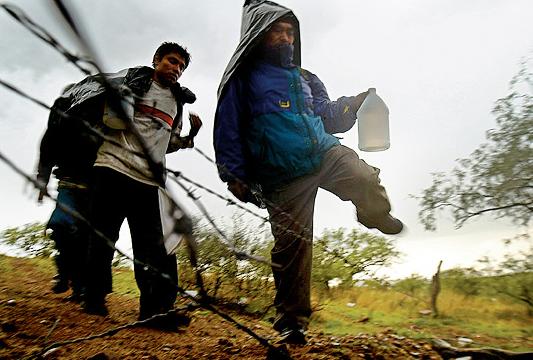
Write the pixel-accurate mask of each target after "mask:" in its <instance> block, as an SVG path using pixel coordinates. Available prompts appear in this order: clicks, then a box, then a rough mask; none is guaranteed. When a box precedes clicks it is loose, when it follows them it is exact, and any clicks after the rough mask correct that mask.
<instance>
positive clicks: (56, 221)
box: [47, 187, 77, 283]
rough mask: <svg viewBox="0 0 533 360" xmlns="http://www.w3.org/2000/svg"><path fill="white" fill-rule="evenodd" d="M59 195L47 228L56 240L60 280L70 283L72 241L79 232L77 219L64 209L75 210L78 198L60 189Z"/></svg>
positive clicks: (70, 192)
mask: <svg viewBox="0 0 533 360" xmlns="http://www.w3.org/2000/svg"><path fill="white" fill-rule="evenodd" d="M57 190H58V193H57V201H58V204H57V205H56V208H55V209H54V211H53V212H52V215H51V216H50V220H49V221H48V225H47V227H48V228H50V229H52V230H53V232H52V236H51V238H52V240H54V243H55V248H56V250H57V255H56V256H55V259H54V260H55V263H56V267H57V273H58V275H59V279H60V281H62V282H66V283H68V282H69V281H70V280H72V276H73V274H72V241H73V238H74V236H75V235H76V232H77V227H76V224H77V222H76V219H75V217H74V216H72V215H71V214H70V213H69V212H67V211H64V210H63V208H62V207H68V208H69V209H72V210H75V207H76V206H75V205H76V201H75V200H76V198H75V196H73V194H72V190H71V189H68V188H62V187H59V188H58V189H57Z"/></svg>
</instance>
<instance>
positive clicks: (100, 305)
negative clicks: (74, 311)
mask: <svg viewBox="0 0 533 360" xmlns="http://www.w3.org/2000/svg"><path fill="white" fill-rule="evenodd" d="M81 308H82V309H83V312H85V313H86V314H89V315H98V316H104V317H105V316H107V315H109V310H107V306H105V301H89V300H87V299H86V300H85V301H82V302H81Z"/></svg>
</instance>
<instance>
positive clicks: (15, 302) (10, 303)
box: [6, 299, 17, 306]
mask: <svg viewBox="0 0 533 360" xmlns="http://www.w3.org/2000/svg"><path fill="white" fill-rule="evenodd" d="M6 304H7V305H9V306H15V305H17V300H15V299H11V300H8V301H6Z"/></svg>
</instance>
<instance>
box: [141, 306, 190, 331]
mask: <svg viewBox="0 0 533 360" xmlns="http://www.w3.org/2000/svg"><path fill="white" fill-rule="evenodd" d="M146 319H150V317H148V316H146V317H144V318H142V317H139V320H141V321H142V320H146ZM190 323H191V318H190V317H189V315H187V313H185V312H176V311H170V312H169V313H168V314H165V315H160V316H156V317H155V318H153V319H151V320H149V321H147V322H145V323H142V324H139V325H140V326H142V327H147V328H151V329H155V330H161V331H168V332H179V331H181V330H182V329H183V328H184V327H187V326H189V324H190Z"/></svg>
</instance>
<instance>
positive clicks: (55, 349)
mask: <svg viewBox="0 0 533 360" xmlns="http://www.w3.org/2000/svg"><path fill="white" fill-rule="evenodd" d="M58 351H59V348H58V347H56V348H51V349H50V350H48V351H47V352H45V353H44V354H43V358H46V357H48V356H50V355H52V354H55V353H56V352H58Z"/></svg>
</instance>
